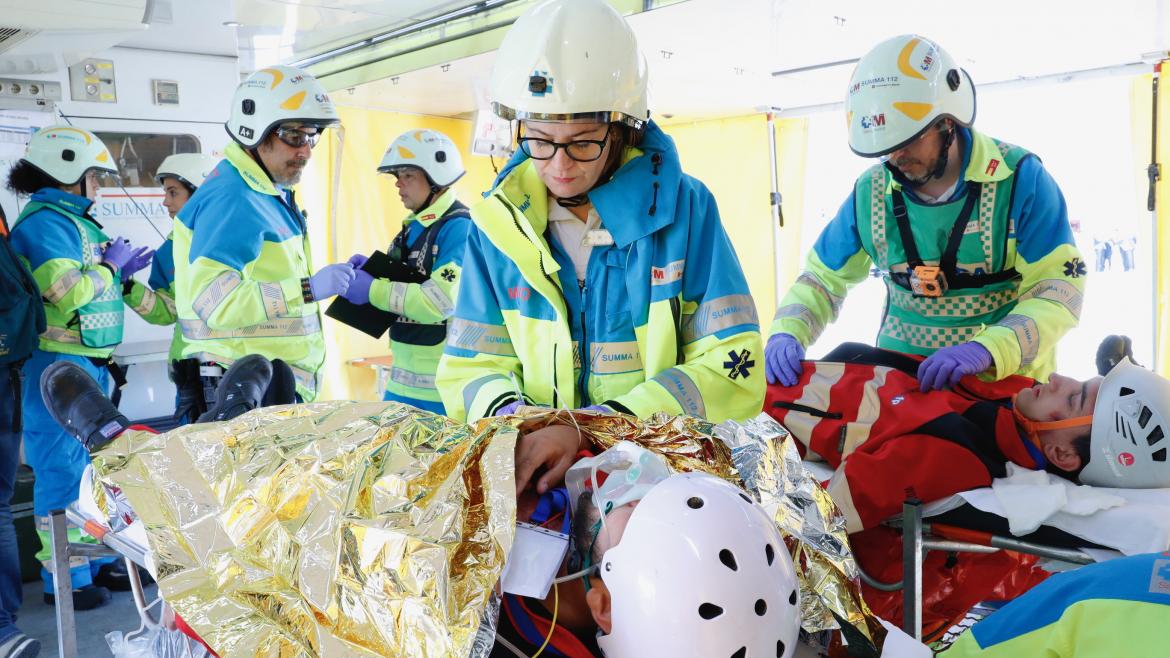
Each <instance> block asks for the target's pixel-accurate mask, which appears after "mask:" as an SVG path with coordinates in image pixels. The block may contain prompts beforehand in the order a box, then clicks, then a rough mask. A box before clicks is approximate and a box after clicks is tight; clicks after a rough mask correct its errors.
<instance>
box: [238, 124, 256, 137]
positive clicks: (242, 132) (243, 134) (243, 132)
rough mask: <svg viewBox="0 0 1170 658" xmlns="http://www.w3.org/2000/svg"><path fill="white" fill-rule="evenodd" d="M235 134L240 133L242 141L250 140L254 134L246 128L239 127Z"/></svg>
mask: <svg viewBox="0 0 1170 658" xmlns="http://www.w3.org/2000/svg"><path fill="white" fill-rule="evenodd" d="M236 132H238V133H240V137H243V138H244V139H252V136H253V135H255V134H256V133H254V132H252V129H251V128H249V127H248V126H240V127H239V129H238V130H237V131H236Z"/></svg>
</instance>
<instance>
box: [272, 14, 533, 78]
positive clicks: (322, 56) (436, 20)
mask: <svg viewBox="0 0 1170 658" xmlns="http://www.w3.org/2000/svg"><path fill="white" fill-rule="evenodd" d="M513 2H516V0H483V2H477V3H475V4H473V5H469V6H467V7H463V8H461V9H455V10H452V11H449V12H446V13H443V14H439V15H438V16H433V17H431V18H428V19H425V20H421V21H418V22H417V23H411V24H410V25H407V26H405V27H400V28H398V29H396V30H390V31H389V32H383V33H381V34H375V35H374V36H372V37H369V38H367V39H362V40H361V41H356V42H354V43H351V44H348V45H345V46H341V47H339V48H334V49H332V50H326V51H325V52H323V53H318V54H316V55H313V56H312V57H306V58H304V59H300V60H297V61H295V62H293V64H292V65H293V66H295V67H297V68H305V67H306V66H312V65H313V64H319V63H321V62H324V61H326V60H330V59H333V58H335V57H340V56H342V55H345V54H348V53H352V52H354V51H355V50H361V49H363V48H369V47H370V46H375V45H377V44H379V43H382V42H383V41H389V40H390V39H397V38H398V37H404V36H406V35H408V34H414V33H415V32H421V31H423V30H425V29H427V28H429V27H434V26H436V25H442V24H443V23H447V22H450V21H453V20H456V19H459V18H466V17H468V16H474V15H475V14H479V13H482V12H485V11H488V10H490V9H496V8H498V7H503V6H504V5H508V4H511V3H513Z"/></svg>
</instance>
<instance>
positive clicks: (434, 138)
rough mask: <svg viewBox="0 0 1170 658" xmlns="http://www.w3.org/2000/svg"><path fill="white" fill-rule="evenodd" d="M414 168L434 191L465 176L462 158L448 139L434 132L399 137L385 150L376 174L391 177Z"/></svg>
mask: <svg viewBox="0 0 1170 658" xmlns="http://www.w3.org/2000/svg"><path fill="white" fill-rule="evenodd" d="M407 167H413V168H414V169H419V170H421V171H422V172H423V173H424V174H426V176H427V180H428V181H430V183H431V185H432V186H433V187H436V188H439V187H449V186H451V185H454V184H455V181H457V180H459V179H460V178H461V177H462V176H463V174H464V173H466V172H465V171H464V169H463V157H462V156H460V155H459V147H457V146H455V142H453V141H451V138H450V137H448V136H446V135H444V134H443V133H441V132H437V131H434V130H411V131H408V132H405V133H402V134H401V135H399V136H398V137H397V139H395V140H394V141H393V142H391V144H390V148H388V149H386V154H385V155H383V156H382V164H380V165H378V171H380V172H382V173H390V174H392V173H394V172H395V171H396V170H398V169H405V168H407Z"/></svg>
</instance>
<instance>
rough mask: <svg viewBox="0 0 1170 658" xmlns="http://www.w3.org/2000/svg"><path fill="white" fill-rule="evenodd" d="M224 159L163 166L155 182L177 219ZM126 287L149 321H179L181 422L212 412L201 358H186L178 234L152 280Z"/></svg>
mask: <svg viewBox="0 0 1170 658" xmlns="http://www.w3.org/2000/svg"><path fill="white" fill-rule="evenodd" d="M217 162H218V160H216V159H215V158H213V157H211V156H210V155H204V154H203V153H176V154H174V155H168V156H167V157H166V159H165V160H163V161H162V164H161V165H159V167H158V171H157V172H156V174H155V177H154V178H155V181H157V182H158V184H159V185H160V186H162V188H163V207H165V208H166V209H167V212H168V213H170V215H171V219H174V218H175V215H177V214H178V213H179V211H180V210H182V209H183V206H185V205H186V204H187V201H188V200H189V199H190V198H191V195H193V194H194V193H195V190H196V189H198V187H199V186H200V185H202V184H203V179H205V178H207V176H208V175H209V174H210V173H211V171H212V170H213V169H215V165H216V163H217ZM125 286H126V288H125V290H124V291H123V294H124V298H125V300H126V304H127V305H128V306H129V307H130V308H132V309H134V312H136V313H138V315H139V316H140V317H141V318H142V319H143V320H146V321H147V322H149V323H151V324H156V325H172V324H173V325H175V333H174V337H173V338H172V339H171V349H170V355H169V358H168V361H169V363H170V366H169V371H170V375H171V380H172V381H173V382H174V383H175V390H176V401H175V418H176V419H178V420H179V422H180V423H182V424H186V423H188V422H193V421H194V420H195V418H197V417H198V416H199V414H201V413H203V412H204V411H207V409H206V406H205V405H204V404H203V385H202V383H201V382H200V379H199V362H198V361H196V360H194V359H188V360H187V361H185V362H184V361H183V358H182V355H183V345H184V343H183V332H182V331H180V330H179V326H178V324H176V322H175V320H177V319H178V313H177V312H176V309H175V259H174V242H173V233H172V234H168V235H167V238H166V240H164V241H163V243H162V245H161V246H160V247H159V248H158V249H156V250H155V252H154V261H153V263H152V264H151V268H150V279H149V285H145V284H143V283H141V282H140V281H138V280H136V279H130V280H129V281H127V282H126V284H125Z"/></svg>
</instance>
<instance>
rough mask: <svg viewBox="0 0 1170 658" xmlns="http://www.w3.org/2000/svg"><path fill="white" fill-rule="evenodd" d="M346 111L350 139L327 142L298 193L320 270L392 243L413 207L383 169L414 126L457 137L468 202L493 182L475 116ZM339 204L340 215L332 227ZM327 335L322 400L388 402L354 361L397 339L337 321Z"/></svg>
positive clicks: (461, 188) (461, 189) (460, 185)
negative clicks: (477, 146)
mask: <svg viewBox="0 0 1170 658" xmlns="http://www.w3.org/2000/svg"><path fill="white" fill-rule="evenodd" d="M338 111H339V112H340V114H341V124H342V126H343V127H344V135H345V138H344V141H343V142H341V141H339V140H337V139H329V140H322V142H321V144H319V145H318V146H317V148H316V150H315V151H314V152H313V159H312V160H311V161H310V170H309V171H307V172H306V174H305V180H304V182H302V184H301V185H300V187H299V190H298V199H299V200H300V201H301V203H302V205H303V206H304V207H305V209H306V211H307V212H308V215H309V236H310V240H311V242H312V250H313V265H314V267H316V268H320V267H322V266H324V265H326V264H328V263H332V262H335V261H344V260H346V259H347V258H349V257H350V255H351V254H354V253H359V252H360V253H363V254H370V253H372V252H373V251H375V250H382V251H385V250H386V249H387V248H388V247H389V246H390V241H391V240H392V239H393V238H394V236H395V235H396V234H397V233H398V231H399V229H401V228H402V219H403V218H404V217H406V216H407V215H408V214H409V212H410V211H408V210H407V209H406V208H405V207H404V206H403V205H402V202H401V201H400V200H399V198H398V193H397V191H396V190H395V188H394V177H393V176H390V175H387V174H379V173H378V172H377V167H378V164H379V163H380V162H381V161H382V154H383V153H384V152H385V151H386V147H387V146H389V145H390V142H392V141H394V138H396V137H398V136H399V135H401V134H402V133H404V132H406V131H408V130H415V129H422V128H429V129H431V130H437V131H439V132H441V133H443V134H445V135H447V136H448V137H450V138H451V139H452V140H454V141H455V144H456V145H458V147H459V151H460V154H461V155H462V156H463V164H464V167H466V169H467V174H466V175H465V176H463V178H461V179H460V180H459V182H457V183H456V184H455V189H456V191H457V193H458V195H459V198H460V199H461V200H462V201H463V202H464V203H466V204H467V205H471V204H473V203H474V202H475V201H476V200H477V199H479V195H480V193H481V192H483V191H484V190H486V189H488V188H489V187H490V186H491V182H492V180H493V179H494V176H495V175H494V173H493V171H492V166H491V162H490V161H489V159H488V158H486V157H483V156H478V155H471V135H472V123H471V122H470V121H465V120H462V119H450V118H444V117H433V116H423V115H415V114H400V113H395V112H385V111H381V110H372V109H366V108H360V107H346V106H340V107H338ZM496 165H497V166H503V162H501V161H500V160H499V159H498V158H497V159H496ZM335 190H336V192H335ZM335 195H336V196H335ZM333 208H335V210H336V212H335V214H336V216H335V217H334V218H333V223H332V224H331V223H330V214H331V213H330V210H331V209H333ZM325 339H326V357H325V366H324V368H323V375H324V377H323V381H324V384H323V387H322V391H321V397H320V398H319V399H323V400H330V399H355V400H363V399H365V400H368V399H374V398H375V397H377V399H381V392H376V391H374V388H375V386H374V372H373V371H372V370H370V369H369V368H358V367H355V366H352V365H350V364H349V362H350V361H351V360H352V359H355V358H359V357H365V356H381V355H386V354H389V353H390V346H389V342H388V341H389V339H388V338H383V339H382V340H376V339H374V338H371V337H370V336H367V335H366V334H363V333H361V332H359V331H357V330H355V329H351V328H350V327H347V326H344V325H341V324H338V323H337V322H334V321H332V320H329V319H326V322H325Z"/></svg>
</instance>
